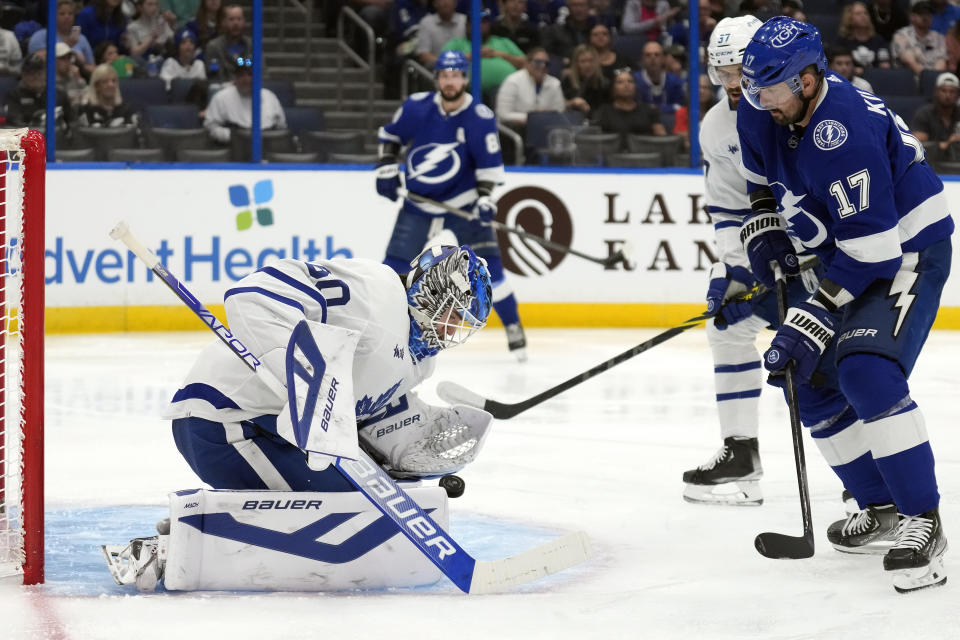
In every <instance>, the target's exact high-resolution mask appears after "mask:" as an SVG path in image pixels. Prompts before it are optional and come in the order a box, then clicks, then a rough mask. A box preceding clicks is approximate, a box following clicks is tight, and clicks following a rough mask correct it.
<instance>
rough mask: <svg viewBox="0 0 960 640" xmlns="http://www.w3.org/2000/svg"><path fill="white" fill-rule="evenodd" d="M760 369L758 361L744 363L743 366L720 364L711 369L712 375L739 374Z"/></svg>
mask: <svg viewBox="0 0 960 640" xmlns="http://www.w3.org/2000/svg"><path fill="white" fill-rule="evenodd" d="M759 368H760V361H759V360H755V361H753V362H744V363H743V364H721V365H719V366H716V367H714V368H713V372H714V373H739V372H741V371H751V370H753V369H759Z"/></svg>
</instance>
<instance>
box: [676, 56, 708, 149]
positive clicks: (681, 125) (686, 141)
mask: <svg viewBox="0 0 960 640" xmlns="http://www.w3.org/2000/svg"><path fill="white" fill-rule="evenodd" d="M699 86H700V107H699V109H700V112H699V115H698V118H697V121H698V122H703V116H705V115H707V111H710V109H711V108H712V107H713V105H715V104H716V103H717V88H716V87H714V86H713V83H712V82H710V77H709V76H707V74H705V73H703V74H700V85H699ZM670 133H675V134H679V135H682V136H683V145H684V148H685V149H689V148H690V108H689V107H688V106H687V105H684V106H682V107H680V108H679V109H677V113H676V116H675V118H674V121H673V131H671V132H670Z"/></svg>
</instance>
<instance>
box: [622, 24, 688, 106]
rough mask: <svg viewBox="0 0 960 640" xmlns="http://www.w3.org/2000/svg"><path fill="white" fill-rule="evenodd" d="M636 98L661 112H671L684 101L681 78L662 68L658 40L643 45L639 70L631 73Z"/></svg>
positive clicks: (661, 51)
mask: <svg viewBox="0 0 960 640" xmlns="http://www.w3.org/2000/svg"><path fill="white" fill-rule="evenodd" d="M633 79H634V82H635V83H636V85H637V100H639V101H640V102H643V103H646V104H649V105H653V106H654V107H657V108H658V109H660V111H662V112H663V113H673V112H674V111H676V110H677V109H679V108H680V107H681V106H682V105H683V104H684V103H685V102H686V95H685V94H684V91H683V80H682V79H681V78H680V77H679V76H677V75H675V74H672V73H668V72H667V71H666V70H665V69H664V60H663V47H661V46H660V43H659V42H648V43H646V44H645V45H643V49H642V51H641V54H640V70H639V71H637V72H636V73H634V74H633Z"/></svg>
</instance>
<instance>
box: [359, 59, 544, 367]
mask: <svg viewBox="0 0 960 640" xmlns="http://www.w3.org/2000/svg"><path fill="white" fill-rule="evenodd" d="M468 66H469V65H468V62H467V59H466V57H464V55H463V53H461V52H459V51H445V52H443V53H442V54H440V57H439V58H437V62H436V65H435V67H434V71H435V73H436V78H437V90H436V91H432V92H423V93H415V94H413V95H411V96H410V97H409V98H407V100H406V101H405V102H404V103H403V105H401V107H400V109H398V110H397V113H396V115H395V116H394V118H393V122H391V123H389V124H387V125H385V126H383V127H380V130H379V140H380V160H379V162H378V164H377V193H379V194H380V195H382V196H383V197H385V198H387V199H389V200H391V201H393V200H396V199H397V197H398V195H399V190H400V187H401V184H400V173H401V172H400V168H399V167H398V165H397V163H398V161H399V158H400V155H401V150H402V149H403V148H405V147H406V161H405V175H404V178H405V181H406V188H407V189H408V190H409V191H410V192H412V193H414V194H417V195H421V196H425V197H427V198H430V199H431V200H437V201H440V202H443V203H444V204H447V205H450V206H452V207H456V208H458V209H464V210H468V211H471V212H472V213H473V215H474V216H475V217H474V219H473V220H464V219H463V218H460V217H458V216H455V215H452V214H450V213H447V212H445V211H444V210H443V209H440V208H439V207H436V206H433V205H429V204H425V203H422V202H415V201H413V200H411V199H410V198H404V200H403V206H402V207H401V209H400V212H399V214H398V215H397V221H396V224H395V225H394V228H393V234H392V236H391V237H390V242H389V244H388V245H387V255H386V258H385V259H384V263H385V264H387V265H389V266H390V267H391V268H393V269H394V270H395V271H397V272H398V273H400V272H403V271H404V270H406V268H407V264H408V263H409V262H410V260H411V259H412V258H413V257H414V256H416V255H417V254H418V253H419V252H420V251H421V250H422V249H423V247H424V244H425V243H426V242H427V241H428V240H429V239H430V238H433V237H435V236H437V234H439V233H440V232H441V231H444V230H446V231H445V233H449V232H452V233H453V235H454V236H455V237H456V240H457V242H458V243H462V244H466V245H469V246H470V247H471V248H472V249H473V250H474V251H476V252H477V255H478V256H480V257H482V258H484V259H485V260H486V261H487V266H488V268H489V269H490V277H491V278H492V281H493V308H494V310H495V311H496V312H497V315H498V316H499V317H500V320H501V322H503V325H504V327H505V328H506V331H507V343H508V346H509V348H510V351H511V352H512V353H514V354H515V355H516V357H517V358H518V359H519V360H520V361H521V362H522V361H524V360H526V338H525V336H524V332H523V328H522V326H521V324H520V314H519V311H518V309H517V300H516V298H515V297H514V295H513V291H512V290H511V289H510V285H509V283H508V282H507V281H506V278H505V277H504V273H503V263H502V261H501V258H500V249H499V247H498V246H497V238H496V236H495V234H494V232H493V230H492V229H491V228H490V226H489V225H487V224H484V223H486V222H490V221H491V220H493V219H494V218H495V217H496V214H497V207H496V203H495V202H494V201H493V200H492V199H491V194H492V192H493V189H494V188H495V187H496V186H497V185H498V184H501V183H502V182H503V175H504V172H503V159H502V158H501V155H500V139H499V137H498V135H497V121H496V117H495V116H494V113H493V111H491V110H490V109H489V108H488V107H487V106H486V105H483V104H474V102H473V98H472V96H471V95H470V94H469V93H467V92H466V89H467V68H468Z"/></svg>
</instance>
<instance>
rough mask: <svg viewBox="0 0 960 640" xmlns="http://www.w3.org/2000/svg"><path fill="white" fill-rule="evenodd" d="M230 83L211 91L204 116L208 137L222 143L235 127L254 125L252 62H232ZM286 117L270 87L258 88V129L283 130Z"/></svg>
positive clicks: (228, 138) (244, 59)
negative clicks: (212, 92) (213, 92)
mask: <svg viewBox="0 0 960 640" xmlns="http://www.w3.org/2000/svg"><path fill="white" fill-rule="evenodd" d="M231 66H232V67H233V71H232V73H231V75H232V77H233V82H231V83H228V84H226V85H225V86H224V87H223V88H222V89H220V90H219V91H217V92H216V93H215V94H213V97H212V98H211V99H210V104H209V105H208V106H207V110H206V113H204V116H203V126H204V127H206V129H207V132H208V133H209V134H210V137H211V138H212V139H213V140H215V141H216V142H219V143H221V144H228V143H229V142H230V136H231V132H232V131H233V130H234V129H249V128H250V127H251V125H252V124H253V62H252V61H251V60H250V58H240V59H238V60H237V61H236V62H235V63H234V64H232V65H231ZM286 127H287V119H286V116H285V115H284V113H283V107H282V106H280V101H279V100H278V99H277V96H276V94H274V93H273V92H272V91H270V90H269V89H263V88H261V89H260V128H261V129H285V128H286Z"/></svg>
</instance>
